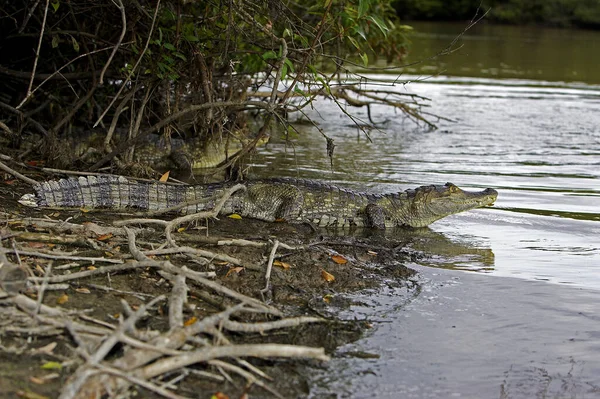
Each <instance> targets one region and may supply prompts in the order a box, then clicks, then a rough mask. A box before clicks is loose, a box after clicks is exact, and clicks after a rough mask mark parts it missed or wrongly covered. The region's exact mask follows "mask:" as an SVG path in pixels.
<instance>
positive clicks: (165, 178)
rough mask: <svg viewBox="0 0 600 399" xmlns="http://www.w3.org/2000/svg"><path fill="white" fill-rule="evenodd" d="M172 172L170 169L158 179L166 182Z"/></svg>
mask: <svg viewBox="0 0 600 399" xmlns="http://www.w3.org/2000/svg"><path fill="white" fill-rule="evenodd" d="M170 173H171V171H170V170H168V171H166V172H165V173H164V174H163V175H162V176H161V177H160V179H158V181H159V182H162V183H165V182H166V181H168V180H169V174H170Z"/></svg>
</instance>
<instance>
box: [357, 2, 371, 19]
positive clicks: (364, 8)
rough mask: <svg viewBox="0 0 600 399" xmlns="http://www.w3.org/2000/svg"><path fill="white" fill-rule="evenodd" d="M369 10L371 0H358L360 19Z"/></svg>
mask: <svg viewBox="0 0 600 399" xmlns="http://www.w3.org/2000/svg"><path fill="white" fill-rule="evenodd" d="M368 9H369V0H358V18H362V17H363V16H364V15H365V14H366V13H367V10H368Z"/></svg>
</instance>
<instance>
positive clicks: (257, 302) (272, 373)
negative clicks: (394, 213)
mask: <svg viewBox="0 0 600 399" xmlns="http://www.w3.org/2000/svg"><path fill="white" fill-rule="evenodd" d="M28 191H30V189H29V188H28V187H26V186H25V185H22V184H20V183H19V182H16V181H14V180H5V181H3V182H2V183H0V203H1V204H2V205H1V207H0V212H1V213H2V216H3V219H4V220H5V227H4V228H3V230H2V237H3V244H4V247H5V249H4V250H3V252H4V253H5V254H6V256H7V257H8V259H7V260H8V263H7V262H5V265H4V266H3V268H4V270H5V271H6V270H8V269H7V266H10V267H13V266H12V265H14V268H15V269H14V270H26V271H27V274H29V277H28V282H27V283H25V281H24V280H23V281H19V283H22V284H23V287H22V288H23V289H22V292H23V293H24V294H25V295H19V294H18V293H17V292H16V289H14V288H15V287H16V286H17V284H15V281H14V280H15V279H12V280H10V279H9V278H8V277H7V274H6V273H3V274H2V276H3V279H2V281H0V284H1V285H2V287H3V288H4V289H5V290H6V291H11V293H10V294H7V293H6V292H4V291H3V294H2V296H1V298H0V301H1V304H2V306H1V307H0V310H1V311H2V324H1V325H0V337H1V338H0V339H1V344H2V351H1V353H0V385H1V386H2V387H3V395H7V396H16V395H19V396H21V397H38V398H39V397H58V396H59V394H61V393H62V394H63V395H68V394H67V393H66V392H69V390H72V391H73V392H78V391H77V390H76V389H82V390H83V391H85V392H98V390H100V391H102V390H104V389H106V386H109V387H112V389H125V390H127V389H129V390H130V391H131V392H139V393H140V394H142V395H143V396H144V397H157V395H158V396H167V397H168V395H167V393H169V392H173V393H176V394H177V395H182V396H183V397H185V396H189V397H202V398H211V397H212V396H213V395H221V396H218V397H220V398H225V397H231V398H234V397H243V396H244V395H248V396H249V397H253V396H254V397H265V398H268V397H306V396H308V395H310V393H311V387H310V384H309V381H310V376H311V375H312V374H313V372H312V371H311V370H314V369H315V368H320V367H322V366H323V365H326V362H324V360H325V359H326V358H329V357H330V356H332V355H333V354H334V353H335V350H336V348H338V347H339V346H340V345H343V344H347V343H349V342H352V341H355V340H356V339H358V338H359V337H360V336H361V335H362V334H363V332H364V331H366V330H368V329H369V328H370V327H371V322H370V320H369V319H356V318H354V317H347V318H345V319H341V318H340V317H339V314H340V312H342V311H343V310H344V309H348V308H349V307H351V306H354V305H357V302H356V301H355V300H353V299H351V295H352V294H356V293H360V292H363V293H365V292H369V293H371V294H372V293H375V292H378V291H380V290H383V289H389V288H390V287H394V288H395V289H396V290H398V292H402V293H403V295H404V296H406V297H410V296H411V295H413V294H414V292H416V290H418V287H419V284H418V282H417V281H416V280H414V277H415V273H414V271H412V270H410V269H408V268H406V267H405V266H403V263H405V262H408V261H411V260H414V259H416V257H417V256H420V255H418V254H416V253H414V252H406V251H404V247H405V245H404V244H405V243H404V242H403V241H402V239H393V238H390V237H386V236H385V235H382V234H376V233H375V234H374V233H373V232H371V231H354V232H352V233H350V232H346V233H344V234H337V233H335V232H332V233H328V232H323V231H321V232H314V231H312V229H311V228H310V227H308V226H293V225H289V224H285V223H262V222H257V221H252V220H237V219H231V218H222V220H219V221H210V222H209V225H208V226H209V228H208V231H207V230H206V229H204V228H203V223H202V222H198V223H193V224H191V225H188V224H184V225H181V228H179V229H177V232H174V235H173V237H174V239H175V240H176V242H177V244H178V245H179V246H181V247H178V248H180V250H178V251H175V252H172V251H171V252H169V251H166V250H165V251H163V252H161V242H163V241H164V236H162V234H161V233H162V228H153V227H152V226H150V227H143V228H141V227H142V226H145V225H144V224H143V223H142V222H137V223H133V224H131V225H129V226H130V230H129V231H126V230H124V228H123V227H115V226H114V225H113V222H115V221H119V222H120V223H123V219H127V218H129V216H127V215H119V214H115V212H114V211H112V212H90V211H87V210H84V211H81V210H48V209H40V210H37V209H33V210H32V209H29V208H26V207H23V206H21V205H19V204H18V203H17V201H16V199H17V198H18V197H19V195H20V194H22V193H25V192H28ZM140 223H142V225H140ZM132 235H135V236H134V237H133V238H132ZM186 248H191V249H186ZM167 249H168V248H167ZM184 249H185V250H184ZM140 251H142V252H140ZM15 253H16V254H18V258H17V257H16V254H15ZM141 253H144V254H146V255H143V256H142V255H140V254H141ZM161 254H162V255H161ZM132 257H133V258H134V259H132ZM135 262H138V263H139V264H138V265H134V264H135ZM11 264H12V265H11ZM17 265H20V266H17ZM269 268H272V271H271V273H270V277H267V276H268V274H266V273H267V270H269ZM12 275H13V276H17V274H16V273H14V274H12ZM177 276H179V277H177ZM21 277H25V276H21ZM36 301H41V302H37V303H39V304H38V305H37V310H36ZM28 304H31V306H32V307H28V306H29V305H28ZM146 307H147V308H146ZM32 313H33V314H39V316H37V318H36V316H33V315H32ZM127 325H128V327H126V328H124V327H123V326H127ZM119 326H122V327H119ZM120 329H123V332H122V333H118V331H119V330H120ZM192 332H194V333H193V334H192ZM121 334H125V335H121ZM181 334H183V336H185V339H184V341H182V342H181V343H180V344H177V345H175V344H173V342H175V341H177V339H179V338H177V337H179V336H181ZM107 342H109V343H110V342H112V345H110V346H107V345H109V344H107ZM169 342H170V343H169ZM273 345H276V346H273ZM277 345H279V346H277ZM319 348H323V349H319ZM225 350H227V351H229V352H223V351H225ZM153 351H154V352H153ZM219 351H221V352H222V354H219V353H221V352H219ZM239 351H241V352H239ZM244 351H246V352H244ZM290 351H291V352H290ZM294 351H295V352H294ZM156 352H158V353H156ZM152 353H153V354H152ZM244 353H246V355H244ZM294 353H295V354H294ZM211 354H212V355H211ZM215 354H216V355H215ZM184 356H188V357H192V356H196V357H198V358H199V359H200V360H197V361H190V360H187V361H186V360H183V357H184ZM356 356H357V357H359V358H360V357H362V354H360V353H357V354H356ZM92 358H96V359H97V360H96V361H102V366H98V365H95V363H91V360H90V359H92ZM140 358H144V359H145V360H139V359H140ZM246 360H248V362H249V363H246ZM169 362H170V364H167V363H169ZM157 364H160V365H161V367H163V372H160V373H158V374H157V372H156V371H151V370H152V369H156V368H158V366H157ZM177 364H179V365H180V366H176V365H177ZM86 370H87V371H86ZM86 372H87V373H92V374H97V373H99V372H100V373H99V374H98V375H99V376H101V377H93V378H92V377H89V378H88V377H83V376H84V375H85V373H86ZM263 373H264V374H263ZM111 376H112V377H111ZM114 376H120V377H118V378H116V379H115V378H114ZM144 376H154V377H153V378H146V377H144ZM94 378H96V380H94ZM124 379H126V380H128V381H127V384H124V381H126V380H124ZM78 381H79V382H78ZM142 381H146V382H145V383H142ZM167 381H171V383H169V384H167V385H165V383H166V382H167ZM161 389H162V391H161ZM198 392H202V394H201V395H200V396H198ZM332 393H334V392H332ZM35 395H41V396H35ZM66 397H69V396H66Z"/></svg>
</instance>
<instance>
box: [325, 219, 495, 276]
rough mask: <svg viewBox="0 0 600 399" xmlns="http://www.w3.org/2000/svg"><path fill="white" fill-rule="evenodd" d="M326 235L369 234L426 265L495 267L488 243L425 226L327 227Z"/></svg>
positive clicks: (472, 268) (382, 244) (372, 239)
mask: <svg viewBox="0 0 600 399" xmlns="http://www.w3.org/2000/svg"><path fill="white" fill-rule="evenodd" d="M322 231H324V232H325V236H324V237H335V238H338V239H340V238H342V239H344V240H346V239H347V238H348V237H360V238H368V239H369V243H371V244H372V245H373V247H377V246H379V247H383V248H389V249H393V250H397V251H402V252H403V253H404V254H408V255H410V256H411V257H412V258H413V259H416V261H417V262H418V263H419V264H421V265H425V266H431V267H436V268H442V269H451V270H470V271H491V270H494V262H495V257H494V252H493V251H492V249H491V248H489V244H488V247H486V244H485V243H482V242H479V241H478V240H476V239H474V238H473V237H471V238H470V239H465V238H464V237H450V236H449V235H447V234H444V233H440V232H437V231H434V230H432V229H430V228H428V227H424V228H416V229H414V228H394V229H387V230H375V229H362V228H355V229H327V230H322Z"/></svg>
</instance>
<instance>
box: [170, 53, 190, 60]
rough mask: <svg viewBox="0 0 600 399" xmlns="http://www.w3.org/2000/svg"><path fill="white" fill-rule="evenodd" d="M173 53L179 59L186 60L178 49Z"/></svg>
mask: <svg viewBox="0 0 600 399" xmlns="http://www.w3.org/2000/svg"><path fill="white" fill-rule="evenodd" d="M173 55H174V56H175V57H177V58H179V59H182V60H183V61H187V57H186V56H185V55H183V54H181V53H180V52H179V51H176V52H174V53H173Z"/></svg>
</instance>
